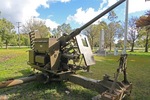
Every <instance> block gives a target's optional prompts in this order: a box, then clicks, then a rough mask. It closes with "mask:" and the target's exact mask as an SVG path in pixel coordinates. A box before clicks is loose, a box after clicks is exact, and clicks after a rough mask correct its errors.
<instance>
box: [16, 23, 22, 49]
mask: <svg viewBox="0 0 150 100" xmlns="http://www.w3.org/2000/svg"><path fill="white" fill-rule="evenodd" d="M16 23H17V28H18V35H19V40H18V45H19V48H20V32H19V28H20V27H21V26H20V23H21V22H16Z"/></svg>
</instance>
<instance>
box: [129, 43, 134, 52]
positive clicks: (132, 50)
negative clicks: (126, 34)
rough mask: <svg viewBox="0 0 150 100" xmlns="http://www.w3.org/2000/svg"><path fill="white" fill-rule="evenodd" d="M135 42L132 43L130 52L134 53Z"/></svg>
mask: <svg viewBox="0 0 150 100" xmlns="http://www.w3.org/2000/svg"><path fill="white" fill-rule="evenodd" d="M133 48H134V41H133V42H132V43H131V51H130V52H134V49H133Z"/></svg>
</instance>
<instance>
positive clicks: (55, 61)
mask: <svg viewBox="0 0 150 100" xmlns="http://www.w3.org/2000/svg"><path fill="white" fill-rule="evenodd" d="M124 1H125V0H119V1H118V2H117V3H115V4H114V5H112V6H111V7H109V8H108V9H106V10H105V11H103V12H102V13H100V14H99V15H98V16H96V17H95V18H93V19H92V20H90V21H89V22H87V23H86V24H85V25H83V26H81V27H80V28H78V29H76V30H75V31H73V32H72V33H71V34H69V35H68V34H64V35H63V36H61V37H60V38H58V39H57V38H55V37H51V38H37V37H36V34H35V32H33V31H32V32H30V33H29V36H30V43H31V48H32V49H31V50H29V61H28V64H29V65H30V66H31V67H32V68H33V69H36V70H39V71H40V73H38V74H35V75H32V76H29V77H25V78H21V79H16V80H9V81H6V82H1V83H0V88H4V87H9V86H14V85H18V84H22V83H26V82H30V81H44V83H48V82H49V81H62V80H67V81H70V82H73V83H76V84H79V85H81V86H83V87H85V88H89V89H92V90H96V91H97V92H98V93H99V94H100V95H98V96H97V97H95V98H94V99H96V100H98V99H100V98H101V99H102V100H103V99H104V100H121V99H122V98H123V97H124V96H125V95H129V94H130V92H131V89H132V84H131V83H129V82H128V80H127V76H126V59H127V55H121V57H120V63H119V68H118V69H117V74H116V75H115V79H114V80H111V79H109V76H108V75H105V76H104V78H103V80H101V81H98V80H94V79H90V78H85V77H83V76H80V75H76V74H75V72H76V70H79V69H86V70H87V71H89V68H90V66H91V65H93V64H95V61H94V57H93V54H92V51H91V48H90V45H89V42H88V39H87V37H85V36H83V35H79V33H80V32H81V31H82V30H83V29H85V28H86V27H88V26H89V25H91V24H92V23H93V22H95V21H96V20H98V19H99V18H101V17H102V16H104V15H105V14H106V13H108V12H109V11H111V10H112V9H114V8H115V7H117V6H118V5H120V4H121V3H123V2H124ZM83 61H84V63H82V62H83ZM120 71H123V73H124V80H123V81H122V82H118V81H117V79H118V75H119V72H120Z"/></svg>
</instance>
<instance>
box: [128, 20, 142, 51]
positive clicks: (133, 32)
mask: <svg viewBox="0 0 150 100" xmlns="http://www.w3.org/2000/svg"><path fill="white" fill-rule="evenodd" d="M137 19H138V18H137V17H131V18H130V19H129V30H128V36H127V41H128V42H129V43H130V45H131V50H130V51H131V52H133V51H134V46H135V41H136V40H137V39H138V37H139V36H141V35H142V34H140V29H139V28H137V27H136V24H135V23H136V21H137Z"/></svg>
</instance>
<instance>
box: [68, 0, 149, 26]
mask: <svg viewBox="0 0 150 100" xmlns="http://www.w3.org/2000/svg"><path fill="white" fill-rule="evenodd" d="M117 1H118V0H102V3H101V4H100V7H99V9H98V10H97V11H96V10H95V9H94V8H91V7H89V8H87V9H86V10H83V9H82V8H78V9H77V10H76V13H75V14H74V15H69V16H68V17H67V22H75V23H78V24H85V23H86V22H87V21H89V20H90V19H92V18H93V17H95V16H96V15H98V14H99V13H100V12H102V11H104V10H106V9H107V8H108V7H110V6H111V5H113V4H114V3H116V2H117ZM104 5H105V6H104ZM122 7H124V9H125V4H124V6H122ZM145 10H150V1H147V2H145V0H129V13H134V12H139V11H145ZM103 18H104V19H106V18H107V15H105V16H104V17H103ZM101 19H102V18H101Z"/></svg>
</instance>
